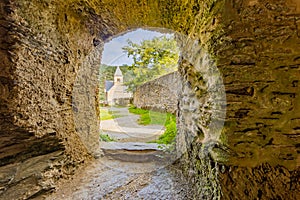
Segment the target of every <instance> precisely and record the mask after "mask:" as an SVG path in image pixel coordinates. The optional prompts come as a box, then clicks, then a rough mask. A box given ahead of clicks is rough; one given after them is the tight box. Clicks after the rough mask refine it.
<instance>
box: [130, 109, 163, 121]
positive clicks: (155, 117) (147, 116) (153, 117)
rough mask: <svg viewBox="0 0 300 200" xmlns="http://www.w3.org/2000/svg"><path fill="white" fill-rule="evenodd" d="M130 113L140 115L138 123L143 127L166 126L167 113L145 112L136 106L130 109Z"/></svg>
mask: <svg viewBox="0 0 300 200" xmlns="http://www.w3.org/2000/svg"><path fill="white" fill-rule="evenodd" d="M129 112H131V113H133V114H137V115H140V119H139V120H138V123H139V124H141V125H150V124H157V125H164V124H165V121H166V115H167V114H166V113H161V112H155V111H150V110H144V109H141V108H136V107H134V106H131V107H129Z"/></svg>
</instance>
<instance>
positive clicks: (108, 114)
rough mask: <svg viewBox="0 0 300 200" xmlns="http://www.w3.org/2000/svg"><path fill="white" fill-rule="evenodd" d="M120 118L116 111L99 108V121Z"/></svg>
mask: <svg viewBox="0 0 300 200" xmlns="http://www.w3.org/2000/svg"><path fill="white" fill-rule="evenodd" d="M118 117H121V115H119V114H118V112H117V111H110V110H108V109H107V108H100V120H102V121H103V120H110V119H115V118H118Z"/></svg>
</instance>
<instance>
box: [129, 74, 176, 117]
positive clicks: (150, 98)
mask: <svg viewBox="0 0 300 200" xmlns="http://www.w3.org/2000/svg"><path fill="white" fill-rule="evenodd" d="M180 87H181V82H180V77H179V74H178V72H172V73H170V74H167V75H164V76H162V77H160V78H157V79H155V80H153V81H149V82H147V83H145V84H143V85H140V86H139V87H137V89H136V91H135V93H134V98H133V104H134V105H135V106H136V107H138V108H144V109H150V110H155V111H161V112H170V113H176V111H177V104H178V91H179V90H178V89H179V88H180Z"/></svg>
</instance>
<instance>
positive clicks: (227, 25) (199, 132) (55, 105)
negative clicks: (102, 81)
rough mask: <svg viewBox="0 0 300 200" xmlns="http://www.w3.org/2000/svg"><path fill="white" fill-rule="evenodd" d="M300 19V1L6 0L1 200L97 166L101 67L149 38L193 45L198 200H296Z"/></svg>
mask: <svg viewBox="0 0 300 200" xmlns="http://www.w3.org/2000/svg"><path fill="white" fill-rule="evenodd" d="M299 15H300V2H299V1H297V0H289V1H283V0H280V1H278V0H269V1H266V0H203V1H198V0H193V1H185V0H175V1H147V0H121V1H120V0H102V1H101V0H67V1H63V2H61V1H58V0H52V1H47V0H42V1H40V0H32V1H26V0H17V1H11V0H4V1H1V2H0V41H1V48H0V60H1V61H0V67H1V70H0V91H1V95H0V99H1V101H0V138H1V140H0V177H1V182H0V198H4V199H24V198H25V199H26V198H28V199H29V198H36V197H38V196H39V195H42V194H44V193H47V192H49V191H51V190H53V189H54V188H55V186H56V183H57V181H59V180H60V179H62V178H65V177H67V176H70V175H71V174H73V173H74V171H75V170H76V169H77V168H78V166H80V165H81V164H83V163H85V162H87V161H89V160H91V159H94V158H93V157H97V155H98V153H99V152H98V149H99V148H98V147H99V142H98V141H99V139H98V138H99V135H98V133H99V132H98V131H99V110H98V106H97V104H98V98H97V96H98V92H99V91H98V90H97V88H98V86H97V70H98V69H96V68H95V66H99V64H100V61H99V59H98V58H99V57H101V52H102V50H103V45H104V42H105V41H107V39H109V38H111V37H113V36H116V35H118V34H120V33H122V32H126V31H129V30H132V29H136V28H144V27H158V28H167V29H170V30H173V31H174V32H177V33H180V34H181V35H183V36H184V37H179V38H178V43H179V46H180V50H181V54H182V56H181V59H180V61H179V73H180V77H181V79H182V81H183V83H186V84H183V86H182V87H181V88H179V91H180V98H179V102H178V105H179V108H178V117H179V119H180V120H179V121H180V122H179V124H178V136H177V144H178V147H177V150H178V151H179V152H182V151H184V152H185V153H184V154H183V155H182V156H181V158H180V163H181V165H182V169H183V172H184V173H185V174H186V176H188V177H189V178H190V180H191V181H192V182H193V183H194V185H195V187H196V193H195V196H194V198H195V199H218V198H221V199H247V198H249V199H256V198H257V199H297V197H298V198H299V191H300V184H299V183H300V181H299V177H300V175H299V174H300V168H299V163H300V160H299V159H300V157H299V153H300V149H299V148H300V146H299V143H300V142H299V135H300V115H299V114H300V90H299V86H300V85H299V81H300V45H299V43H300V18H299ZM211 77H212V78H211ZM215 77H221V78H215ZM225 109H226V113H225V112H224V110H225ZM212 110H213V112H212ZM223 122H224V124H223Z"/></svg>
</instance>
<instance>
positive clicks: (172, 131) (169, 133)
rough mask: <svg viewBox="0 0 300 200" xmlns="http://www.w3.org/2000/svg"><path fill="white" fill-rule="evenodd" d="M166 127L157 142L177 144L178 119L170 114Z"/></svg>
mask: <svg viewBox="0 0 300 200" xmlns="http://www.w3.org/2000/svg"><path fill="white" fill-rule="evenodd" d="M165 127H166V130H165V132H164V133H163V134H162V135H161V136H160V137H159V138H158V140H156V141H155V142H156V143H158V144H172V143H174V142H175V137H176V134H177V127H176V117H175V116H174V115H172V114H168V116H167V121H166V123H165Z"/></svg>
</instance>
